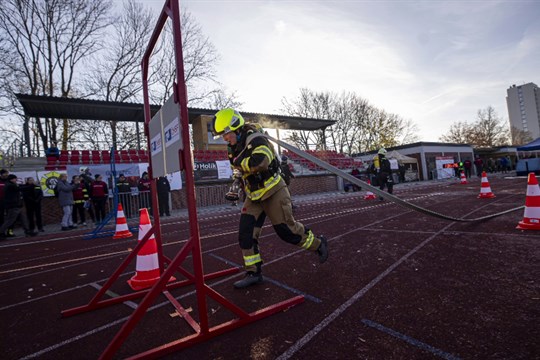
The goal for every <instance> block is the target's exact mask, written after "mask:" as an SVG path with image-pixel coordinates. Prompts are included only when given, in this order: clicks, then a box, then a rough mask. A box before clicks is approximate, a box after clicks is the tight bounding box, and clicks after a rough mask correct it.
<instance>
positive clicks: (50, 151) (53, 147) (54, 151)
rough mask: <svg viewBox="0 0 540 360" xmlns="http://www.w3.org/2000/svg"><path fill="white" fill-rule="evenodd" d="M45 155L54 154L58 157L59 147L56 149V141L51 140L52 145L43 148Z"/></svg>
mask: <svg viewBox="0 0 540 360" xmlns="http://www.w3.org/2000/svg"><path fill="white" fill-rule="evenodd" d="M45 155H46V156H47V157H49V156H54V157H55V158H57V159H58V158H59V157H60V149H58V142H57V141H53V143H52V145H51V146H50V147H49V148H48V149H47V150H45Z"/></svg>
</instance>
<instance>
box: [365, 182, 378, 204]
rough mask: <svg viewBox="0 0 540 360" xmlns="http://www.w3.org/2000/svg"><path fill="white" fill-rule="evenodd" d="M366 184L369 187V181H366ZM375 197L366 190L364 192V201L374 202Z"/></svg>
mask: <svg viewBox="0 0 540 360" xmlns="http://www.w3.org/2000/svg"><path fill="white" fill-rule="evenodd" d="M367 184H368V185H371V181H369V180H368V181H367ZM376 198H377V197H376V196H375V194H374V193H372V192H371V191H369V190H367V191H366V195H364V200H374V199H376Z"/></svg>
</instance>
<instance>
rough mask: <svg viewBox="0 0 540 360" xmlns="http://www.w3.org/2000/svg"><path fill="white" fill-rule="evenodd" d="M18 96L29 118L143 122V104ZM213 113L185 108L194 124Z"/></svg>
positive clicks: (313, 125) (288, 121)
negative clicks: (201, 117)
mask: <svg viewBox="0 0 540 360" xmlns="http://www.w3.org/2000/svg"><path fill="white" fill-rule="evenodd" d="M17 99H18V100H19V102H20V103H21V105H22V107H23V109H24V113H25V115H26V116H28V117H41V118H57V119H78V120H107V121H129V122H144V106H143V104H136V103H125V102H116V101H103V100H88V99H75V98H62V97H53V96H40V95H25V94H17ZM160 108H161V106H160V105H150V112H151V114H152V116H154V115H155V114H156V113H157V112H158V111H159V109H160ZM216 112H217V110H213V109H200V108H188V114H189V122H190V123H193V121H194V120H195V119H196V118H198V117H199V116H200V115H209V116H213V115H214V114H215V113H216ZM241 113H242V116H243V117H244V118H245V119H246V120H248V121H254V122H259V123H261V124H263V127H266V128H273V129H275V128H279V129H289V130H309V131H313V130H319V129H324V128H326V127H328V126H331V125H333V124H334V123H335V121H334V120H321V119H310V118H303V117H297V116H286V115H273V114H259V113H251V112H245V111H241Z"/></svg>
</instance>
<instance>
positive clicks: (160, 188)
mask: <svg viewBox="0 0 540 360" xmlns="http://www.w3.org/2000/svg"><path fill="white" fill-rule="evenodd" d="M156 186H157V193H158V203H159V216H163V215H166V216H171V210H170V209H169V192H171V184H170V183H169V180H168V179H167V177H166V176H160V177H159V178H158V179H157V183H156Z"/></svg>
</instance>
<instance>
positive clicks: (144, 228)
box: [128, 208, 176, 290]
mask: <svg viewBox="0 0 540 360" xmlns="http://www.w3.org/2000/svg"><path fill="white" fill-rule="evenodd" d="M151 227H152V224H151V223H150V217H149V216H148V209H146V208H144V209H140V210H139V240H138V241H141V240H142V239H143V238H144V237H145V235H146V234H147V233H148V231H149V230H150V228H151ZM135 270H136V272H135V275H134V276H133V277H132V278H131V279H130V280H128V284H129V286H131V288H132V289H133V290H142V289H146V288H149V287H151V286H152V285H154V284H155V283H156V282H157V281H158V280H159V277H160V275H161V274H160V271H159V258H158V253H157V244H156V238H155V237H154V234H152V235H151V236H150V238H149V239H148V241H146V243H145V244H144V246H143V247H142V248H141V249H140V250H139V253H138V254H137V265H136V267H135ZM173 280H176V279H175V278H174V277H173V276H171V278H170V279H169V281H173Z"/></svg>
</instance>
